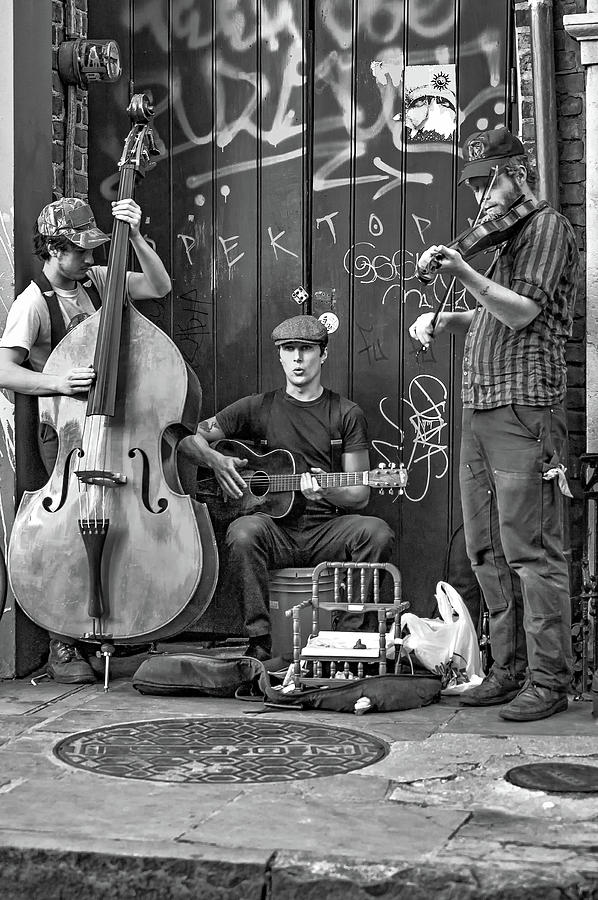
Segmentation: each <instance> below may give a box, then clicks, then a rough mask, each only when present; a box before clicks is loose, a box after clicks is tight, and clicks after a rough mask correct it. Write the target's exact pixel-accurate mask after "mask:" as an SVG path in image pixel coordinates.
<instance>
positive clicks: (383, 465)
mask: <svg viewBox="0 0 598 900" xmlns="http://www.w3.org/2000/svg"><path fill="white" fill-rule="evenodd" d="M378 468H379V469H382V470H383V471H384V469H386V463H378Z"/></svg>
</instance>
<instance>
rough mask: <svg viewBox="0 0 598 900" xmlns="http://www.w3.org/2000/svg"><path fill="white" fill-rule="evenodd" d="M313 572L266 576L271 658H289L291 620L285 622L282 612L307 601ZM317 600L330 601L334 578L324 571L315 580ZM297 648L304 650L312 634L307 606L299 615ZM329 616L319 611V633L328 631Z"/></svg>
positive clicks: (289, 571)
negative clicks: (316, 582)
mask: <svg viewBox="0 0 598 900" xmlns="http://www.w3.org/2000/svg"><path fill="white" fill-rule="evenodd" d="M312 572H313V568H312V567H308V568H304V569H274V570H273V571H271V572H270V620H271V624H272V655H273V656H292V655H293V619H292V617H291V616H289V617H288V618H287V616H286V615H285V612H286V611H287V609H292V608H293V606H297V605H298V604H299V603H301V602H302V601H303V600H308V599H310V598H311V594H312V581H311V576H312ZM318 585H319V589H318V598H319V600H320V602H321V603H332V602H333V601H334V575H333V573H332V572H327V571H324V572H322V573H321V574H320V578H319V580H318ZM299 619H300V622H301V644H302V646H305V644H306V643H307V638H308V637H309V635H310V634H311V631H312V622H313V607H312V605H311V603H310V604H309V606H305V607H304V608H303V609H302V610H301V612H300V614H299ZM330 622H331V614H330V611H329V610H326V609H321V610H320V613H319V627H320V630H321V631H329V630H330V628H331V625H330Z"/></svg>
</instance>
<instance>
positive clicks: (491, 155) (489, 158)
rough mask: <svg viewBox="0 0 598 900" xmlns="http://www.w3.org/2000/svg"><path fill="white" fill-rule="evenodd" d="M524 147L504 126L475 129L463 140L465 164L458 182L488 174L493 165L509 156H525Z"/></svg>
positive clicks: (498, 163) (504, 160)
mask: <svg viewBox="0 0 598 900" xmlns="http://www.w3.org/2000/svg"><path fill="white" fill-rule="evenodd" d="M525 155H526V153H525V147H524V146H523V144H522V143H521V141H520V140H519V138H517V137H515V135H514V134H511V132H510V131H508V130H507V129H506V128H492V129H490V130H487V131H476V132H475V134H472V135H470V136H469V137H468V138H467V140H466V141H465V146H464V147H463V156H464V158H465V166H464V168H463V171H462V172H461V176H460V178H459V184H462V183H463V182H464V181H467V179H468V178H475V177H477V176H484V175H489V174H490V172H491V171H492V169H493V168H494V167H495V166H499V167H500V164H501V163H505V162H507V160H508V159H510V157H511V156H525Z"/></svg>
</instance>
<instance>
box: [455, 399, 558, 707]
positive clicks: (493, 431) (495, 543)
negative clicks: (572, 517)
mask: <svg viewBox="0 0 598 900" xmlns="http://www.w3.org/2000/svg"><path fill="white" fill-rule="evenodd" d="M566 442H567V431H566V423H565V413H564V410H563V407H562V406H560V405H555V406H552V407H532V406H515V405H511V406H503V407H500V408H499V409H491V410H475V411H472V410H471V409H465V410H464V411H463V433H462V441H461V462H460V484H461V500H462V505H463V519H464V524H465V539H466V544H467V553H468V556H469V559H470V561H471V565H472V568H473V570H474V572H475V574H476V577H477V579H478V581H479V583H480V586H481V588H482V593H483V595H484V599H485V601H486V604H487V606H488V611H489V614H490V645H491V650H492V656H493V657H494V665H493V671H494V672H495V674H496V675H497V676H498V677H499V678H505V677H511V678H517V679H518V678H521V677H522V676H523V674H524V672H525V669H526V665H527V667H528V669H529V673H530V676H531V678H532V680H533V681H535V682H536V683H538V684H541V685H544V686H545V687H549V688H556V689H559V690H562V689H563V688H566V687H567V686H568V685H569V681H570V678H571V672H572V648H571V608H570V598H569V570H568V565H567V560H566V557H565V555H564V552H563V496H562V494H561V492H560V490H559V488H558V484H557V480H556V479H553V480H550V481H546V480H544V479H543V478H542V474H543V472H545V471H546V470H547V469H549V468H551V467H552V466H553V465H554V464H555V463H556V462H559V461H563V462H564V461H565V459H566Z"/></svg>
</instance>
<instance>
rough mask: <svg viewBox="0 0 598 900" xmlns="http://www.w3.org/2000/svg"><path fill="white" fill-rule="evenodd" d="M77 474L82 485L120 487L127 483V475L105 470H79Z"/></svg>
mask: <svg viewBox="0 0 598 900" xmlns="http://www.w3.org/2000/svg"><path fill="white" fill-rule="evenodd" d="M75 474H76V476H77V478H78V479H79V481H80V482H81V483H82V484H95V485H98V486H99V487H108V488H109V487H118V486H119V485H122V484H126V483H127V476H126V475H122V474H121V473H120V472H107V471H105V470H104V469H79V470H78V471H77V472H75Z"/></svg>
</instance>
